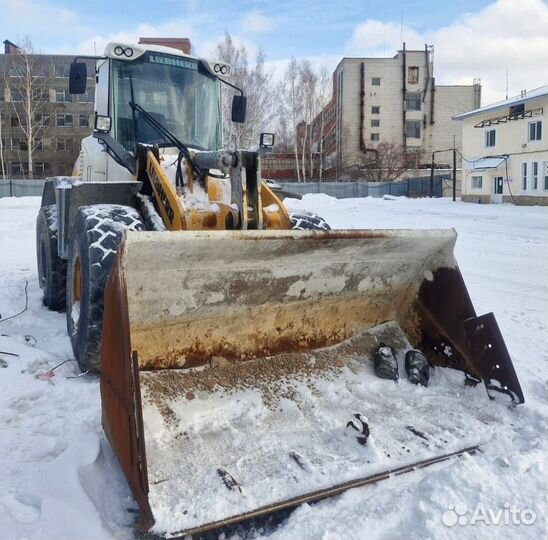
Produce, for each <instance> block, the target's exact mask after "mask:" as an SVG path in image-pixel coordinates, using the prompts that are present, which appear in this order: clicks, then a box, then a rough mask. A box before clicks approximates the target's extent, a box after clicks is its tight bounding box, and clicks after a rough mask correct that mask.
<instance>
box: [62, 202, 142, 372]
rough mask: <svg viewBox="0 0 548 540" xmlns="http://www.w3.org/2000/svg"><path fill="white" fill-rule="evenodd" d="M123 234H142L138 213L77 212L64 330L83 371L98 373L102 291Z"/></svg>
mask: <svg viewBox="0 0 548 540" xmlns="http://www.w3.org/2000/svg"><path fill="white" fill-rule="evenodd" d="M124 230H132V231H142V230H145V227H144V224H143V221H142V219H141V216H140V215H139V212H137V210H135V209H134V208H131V207H128V206H119V205H106V204H105V205H96V206H87V207H86V206H84V207H82V208H80V209H79V210H78V214H77V216H76V220H75V223H74V234H73V238H72V242H71V246H70V250H69V264H68V273H67V294H66V303H67V329H68V334H69V337H70V341H71V344H72V350H73V351H74V356H75V358H76V360H77V361H78V365H79V366H80V369H81V370H82V371H99V370H100V358H101V335H102V331H103V302H104V293H105V287H106V284H107V280H108V276H109V274H110V270H111V268H112V265H113V263H114V259H115V257H116V253H117V251H118V246H119V244H120V241H121V239H122V236H123V233H124Z"/></svg>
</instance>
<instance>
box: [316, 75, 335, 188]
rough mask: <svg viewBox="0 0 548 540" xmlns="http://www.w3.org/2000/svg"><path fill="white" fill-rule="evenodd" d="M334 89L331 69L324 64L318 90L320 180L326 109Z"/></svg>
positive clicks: (321, 175)
mask: <svg viewBox="0 0 548 540" xmlns="http://www.w3.org/2000/svg"><path fill="white" fill-rule="evenodd" d="M331 91H332V79H331V76H330V74H329V71H328V70H327V68H326V67H325V66H324V67H322V68H321V69H320V73H319V75H318V90H317V100H318V106H319V107H320V117H319V144H318V146H319V153H320V162H319V171H318V172H319V178H320V181H321V180H322V177H323V134H324V129H325V121H326V118H325V117H326V112H327V111H326V110H327V108H328V106H329V103H330V101H331V99H332V98H331V93H332V92H331Z"/></svg>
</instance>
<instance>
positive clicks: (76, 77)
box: [69, 62, 88, 94]
mask: <svg viewBox="0 0 548 540" xmlns="http://www.w3.org/2000/svg"><path fill="white" fill-rule="evenodd" d="M87 78H88V66H87V65H86V64H85V63H84V62H72V64H70V74H69V93H71V94H84V93H85V92H86V82H87Z"/></svg>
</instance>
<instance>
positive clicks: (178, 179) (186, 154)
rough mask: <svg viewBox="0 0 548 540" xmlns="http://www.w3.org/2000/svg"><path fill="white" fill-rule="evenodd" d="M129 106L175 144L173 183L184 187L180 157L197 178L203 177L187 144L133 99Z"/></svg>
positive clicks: (171, 144)
mask: <svg viewBox="0 0 548 540" xmlns="http://www.w3.org/2000/svg"><path fill="white" fill-rule="evenodd" d="M129 106H130V107H131V108H132V109H133V111H134V112H135V111H137V112H138V113H139V117H140V118H141V117H142V118H143V120H144V121H145V122H147V123H148V124H149V125H150V126H151V127H152V128H153V129H155V130H156V131H157V132H158V133H159V134H160V135H162V136H163V137H165V139H166V140H167V141H168V142H169V143H170V146H175V148H177V149H178V150H179V157H178V158H177V171H176V173H175V184H176V185H178V186H180V187H181V188H183V187H184V181H183V171H182V167H181V162H182V159H183V158H185V159H186V160H187V161H188V163H189V164H190V167H191V169H192V171H193V173H194V175H195V176H196V178H197V179H198V180H200V179H202V178H204V176H205V174H204V171H202V169H201V168H200V167H198V165H196V163H195V162H194V160H193V159H192V156H191V155H190V150H189V149H188V146H187V145H186V144H184V143H183V142H181V141H180V140H179V139H178V138H177V137H175V135H173V133H171V131H169V129H167V128H166V127H165V126H163V125H162V123H161V122H159V121H158V120H156V118H154V116H152V115H151V114H150V113H148V112H147V111H145V109H143V107H141V105H139V104H138V103H135V101H133V100H132V101H130V103H129Z"/></svg>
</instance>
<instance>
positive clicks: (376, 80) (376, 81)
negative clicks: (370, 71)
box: [371, 77, 381, 86]
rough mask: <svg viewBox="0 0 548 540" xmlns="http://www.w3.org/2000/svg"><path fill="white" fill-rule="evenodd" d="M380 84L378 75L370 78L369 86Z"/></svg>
mask: <svg viewBox="0 0 548 540" xmlns="http://www.w3.org/2000/svg"><path fill="white" fill-rule="evenodd" d="M380 85H381V78H380V77H373V78H372V79H371V86H380Z"/></svg>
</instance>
